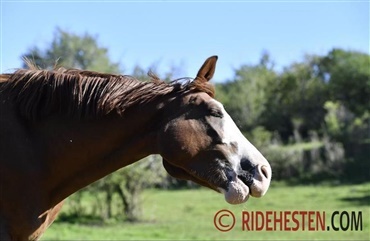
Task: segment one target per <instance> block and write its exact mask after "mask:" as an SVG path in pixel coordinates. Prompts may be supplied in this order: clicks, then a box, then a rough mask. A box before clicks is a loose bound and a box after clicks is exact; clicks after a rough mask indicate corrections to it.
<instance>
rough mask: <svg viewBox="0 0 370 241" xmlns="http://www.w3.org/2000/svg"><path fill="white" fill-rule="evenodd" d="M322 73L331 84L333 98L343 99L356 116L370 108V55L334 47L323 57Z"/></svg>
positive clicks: (344, 103)
mask: <svg viewBox="0 0 370 241" xmlns="http://www.w3.org/2000/svg"><path fill="white" fill-rule="evenodd" d="M320 70H321V74H322V75H323V78H325V81H327V82H328V84H329V86H330V94H331V98H332V100H334V101H336V100H338V101H341V102H342V103H343V105H344V106H345V107H347V108H348V109H349V110H350V111H351V112H353V113H354V114H355V115H356V116H361V115H363V114H364V113H365V112H369V109H370V56H369V55H368V54H365V53H360V52H356V51H345V50H342V49H333V50H332V51H330V52H329V53H328V55H327V56H325V57H324V58H322V61H321V65H320Z"/></svg>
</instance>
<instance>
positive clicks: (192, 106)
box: [158, 56, 272, 204]
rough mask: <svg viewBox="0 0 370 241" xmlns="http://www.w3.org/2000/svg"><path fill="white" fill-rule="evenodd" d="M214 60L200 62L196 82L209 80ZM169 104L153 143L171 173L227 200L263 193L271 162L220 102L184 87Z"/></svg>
mask: <svg viewBox="0 0 370 241" xmlns="http://www.w3.org/2000/svg"><path fill="white" fill-rule="evenodd" d="M216 61H217V56H212V57H210V58H208V59H207V60H206V61H205V62H204V64H203V65H202V67H201V68H200V70H199V72H198V74H197V76H196V78H195V80H194V81H193V82H194V84H195V85H205V84H208V81H210V79H211V78H212V77H213V74H214V72H215V68H216ZM169 105H170V106H171V108H168V109H169V111H168V112H171V113H168V115H169V116H170V117H169V118H168V119H169V121H168V122H166V123H165V124H164V125H163V126H162V127H161V128H160V130H159V132H160V133H159V135H158V138H159V140H158V143H159V150H160V154H161V156H162V157H163V165H164V167H165V169H166V170H167V172H168V173H169V174H170V175H172V176H174V177H176V178H179V179H185V180H192V181H194V182H196V183H198V184H200V185H202V186H205V187H208V188H211V189H214V190H216V191H218V192H221V193H223V194H224V196H225V199H226V201H227V202H228V203H231V204H239V203H243V202H246V201H247V200H248V198H249V195H251V196H253V197H261V196H263V195H264V194H265V193H266V191H267V189H268V187H269V185H270V180H271V175H272V171H271V167H270V164H269V163H268V161H267V160H266V159H265V158H264V157H263V155H262V154H261V153H260V152H259V151H258V150H257V149H256V148H255V147H254V146H253V145H252V144H251V143H250V142H249V141H248V140H247V139H246V138H245V137H244V135H243V134H242V133H241V131H240V130H239V129H238V127H237V126H236V124H235V123H234V121H233V120H232V118H231V117H230V115H229V114H228V113H227V112H226V110H225V108H224V107H223V105H222V104H221V103H220V102H218V101H217V100H215V99H214V98H213V96H212V95H210V94H209V93H206V92H202V91H196V90H189V91H188V92H186V93H184V94H183V95H182V96H181V97H180V98H177V101H173V102H172V103H171V104H169Z"/></svg>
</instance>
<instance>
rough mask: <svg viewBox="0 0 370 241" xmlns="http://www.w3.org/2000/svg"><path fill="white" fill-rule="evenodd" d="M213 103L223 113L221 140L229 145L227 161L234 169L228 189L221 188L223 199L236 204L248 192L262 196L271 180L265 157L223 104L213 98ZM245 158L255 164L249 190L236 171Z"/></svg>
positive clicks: (243, 200)
mask: <svg viewBox="0 0 370 241" xmlns="http://www.w3.org/2000/svg"><path fill="white" fill-rule="evenodd" d="M214 101H215V103H216V104H217V105H218V106H219V107H220V109H221V110H222V113H223V117H222V129H223V136H222V141H223V143H224V144H226V145H228V146H230V153H229V155H228V161H229V162H230V164H231V166H232V168H233V169H234V173H232V174H231V175H232V176H233V180H232V181H231V182H230V185H229V188H228V190H227V191H226V190H221V189H220V190H221V192H223V193H224V194H225V199H226V201H228V202H229V203H232V204H238V203H242V202H245V201H246V200H247V199H248V197H249V194H251V195H252V196H255V197H260V196H263V195H264V194H265V193H266V191H267V189H268V187H269V185H270V180H271V167H270V164H269V163H268V162H267V160H266V159H265V157H264V156H263V155H262V154H261V153H260V152H259V151H258V150H257V148H255V147H254V146H253V145H252V144H251V143H250V142H249V141H248V140H247V139H246V138H245V137H244V135H243V134H242V133H241V131H240V130H239V128H238V127H237V126H236V124H235V122H234V121H233V120H232V119H231V117H230V115H229V114H228V113H227V112H226V110H225V108H224V107H223V105H222V104H221V103H220V102H218V101H216V100H214ZM231 145H236V147H237V148H236V149H237V152H235V153H232V152H231V150H233V148H231ZM234 150H235V149H234ZM242 159H247V160H249V161H250V162H251V164H252V165H253V166H256V172H255V175H254V177H253V184H252V186H251V190H249V187H248V186H246V185H245V184H244V183H243V182H242V181H241V180H240V179H239V178H238V177H237V176H236V173H237V172H238V170H239V169H240V161H241V160H242Z"/></svg>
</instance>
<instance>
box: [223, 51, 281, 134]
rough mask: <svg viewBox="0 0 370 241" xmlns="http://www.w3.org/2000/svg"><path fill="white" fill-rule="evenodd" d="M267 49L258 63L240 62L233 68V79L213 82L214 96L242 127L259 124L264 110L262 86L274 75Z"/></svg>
mask: <svg viewBox="0 0 370 241" xmlns="http://www.w3.org/2000/svg"><path fill="white" fill-rule="evenodd" d="M272 66H273V64H272V62H271V61H270V57H269V55H268V54H267V53H265V54H263V55H262V57H261V61H260V63H259V64H258V65H242V66H241V67H240V68H238V69H236V70H235V76H234V78H233V80H231V81H229V82H226V83H223V84H218V85H217V98H218V99H219V100H220V101H221V102H222V103H224V105H225V108H226V110H227V111H228V112H229V114H230V115H231V116H232V117H233V119H234V121H235V122H236V124H237V125H238V126H239V128H240V129H241V130H242V131H243V132H246V131H250V130H251V129H253V128H255V127H256V126H258V125H259V124H260V115H261V113H263V112H264V110H265V104H266V89H267V87H268V86H269V85H270V84H271V82H273V81H274V80H275V78H276V73H275V72H274V71H273V69H272Z"/></svg>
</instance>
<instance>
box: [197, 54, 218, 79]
mask: <svg viewBox="0 0 370 241" xmlns="http://www.w3.org/2000/svg"><path fill="white" fill-rule="evenodd" d="M217 59H218V57H217V56H216V55H214V56H211V57H209V58H208V59H206V61H205V62H204V64H203V65H202V67H200V69H199V71H198V74H197V77H196V78H195V79H198V80H200V81H202V82H207V81H209V80H210V79H212V77H213V74H214V73H215V70H216V62H217Z"/></svg>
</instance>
